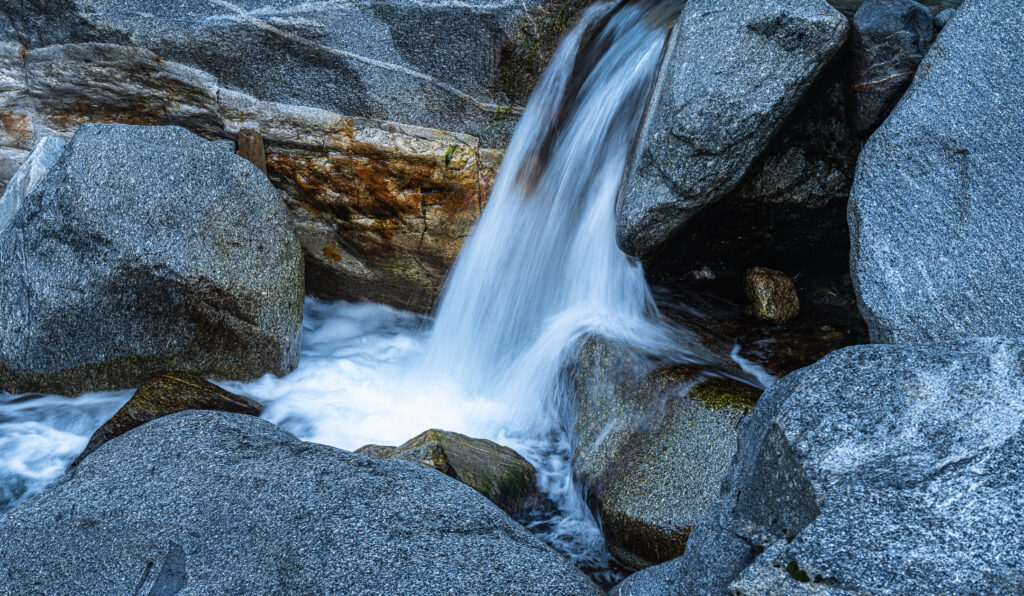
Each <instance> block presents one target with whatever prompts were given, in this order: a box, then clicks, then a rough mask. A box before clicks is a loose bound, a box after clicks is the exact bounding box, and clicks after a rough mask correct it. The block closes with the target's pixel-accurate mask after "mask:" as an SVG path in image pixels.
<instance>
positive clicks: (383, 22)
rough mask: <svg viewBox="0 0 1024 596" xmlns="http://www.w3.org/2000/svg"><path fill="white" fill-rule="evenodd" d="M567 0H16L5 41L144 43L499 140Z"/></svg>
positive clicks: (165, 54) (315, 100)
mask: <svg viewBox="0 0 1024 596" xmlns="http://www.w3.org/2000/svg"><path fill="white" fill-rule="evenodd" d="M581 4H584V3H583V2H578V1H571V0H528V1H526V2H523V1H521V0H498V1H497V2H495V1H492V0H469V1H468V2H456V1H450V0H440V1H432V2H406V1H403V0H367V1H365V2H349V1H347V0H327V1H324V2H306V3H289V2H284V3H282V2H278V1H274V0H233V1H230V2H228V1H221V0H189V1H187V2H178V1H166V0H165V1H160V2H153V1H151V0H127V1H125V0H59V1H56V2H50V1H40V0H10V1H8V2H5V5H4V8H3V10H2V11H0V41H11V42H15V43H21V44H24V46H25V47H26V48H28V49H29V50H30V51H31V50H34V49H39V48H44V47H47V46H53V45H57V44H72V43H82V42H102V43H111V44H118V45H123V46H134V47H139V48H144V49H146V50H149V51H151V52H154V53H155V54H156V55H158V56H159V57H160V58H161V59H169V60H174V61H176V62H180V63H182V64H186V65H188V66H191V67H193V68H196V69H199V70H202V71H204V72H207V73H209V74H211V75H213V76H214V77H216V78H217V79H219V80H220V82H221V84H223V85H224V86H226V87H230V88H232V89H236V90H239V91H243V92H246V93H249V94H252V95H254V96H256V97H258V98H259V99H263V100H270V101H276V102H282V103H288V104H300V105H305V106H310V107H315V108H320V109H324V110H328V111H331V112H336V113H340V114H344V115H346V116H356V117H364V118H379V119H385V120H392V121H397V122H403V123H407V124H415V125H419V126H429V127H431V128H440V129H448V130H456V131H460V132H466V133H470V134H474V135H477V136H488V137H491V136H501V135H500V134H499V133H503V132H504V130H503V129H504V126H503V122H502V121H503V120H505V119H506V117H507V116H508V115H509V108H510V107H511V106H512V105H513V104H516V105H523V104H524V103H525V101H526V98H527V96H528V94H529V91H530V89H531V88H532V85H533V83H534V82H535V80H536V78H537V76H538V74H539V72H540V70H541V68H542V67H543V65H544V63H545V62H546V59H547V57H548V54H549V53H550V51H551V49H552V47H553V44H554V42H555V41H557V38H558V34H559V33H560V32H561V31H562V29H563V28H564V27H565V25H566V23H567V22H568V21H570V20H571V19H572V17H573V16H574V15H575V14H576V13H577V12H578V11H579V7H580V5H581Z"/></svg>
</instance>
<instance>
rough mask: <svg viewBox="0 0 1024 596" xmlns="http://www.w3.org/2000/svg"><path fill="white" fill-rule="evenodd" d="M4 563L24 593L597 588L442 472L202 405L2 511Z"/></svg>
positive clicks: (13, 585) (8, 584)
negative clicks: (299, 435)
mask: <svg viewBox="0 0 1024 596" xmlns="http://www.w3.org/2000/svg"><path fill="white" fill-rule="evenodd" d="M0 568H2V569H4V574H5V575H4V581H3V588H4V589H5V590H9V591H11V592H13V593H19V594H26V593H35V592H38V591H40V589H42V590H44V591H46V592H47V593H50V594H151V595H155V594H177V595H178V596H190V595H200V594H204V595H205V594H290V593H306V594H338V593H342V594H366V595H369V594H431V593H437V592H438V591H439V590H443V591H446V592H451V593H454V594H484V593H487V594H492V593H493V594H509V595H514V594H538V595H540V594H544V595H547V594H566V595H570V594H572V595H583V594H587V595H594V594H598V593H599V591H598V589H597V587H596V586H594V585H593V584H592V583H591V582H590V580H588V579H587V578H586V576H584V575H583V574H582V573H581V572H580V571H578V570H577V569H575V568H574V567H572V566H571V565H570V564H569V563H567V562H566V561H565V560H564V559H563V558H562V557H561V556H560V555H558V554H557V553H555V552H554V551H552V550H551V549H550V548H548V547H547V546H545V545H544V544H542V543H541V542H539V541H538V540H537V539H536V538H534V537H533V536H532V535H531V534H530V533H529V532H528V531H527V530H526V529H525V528H523V527H522V526H520V525H519V524H517V523H516V522H514V521H512V520H511V519H510V518H509V517H508V516H506V515H505V514H504V513H502V512H501V510H499V509H498V508H497V507H495V506H494V505H493V504H492V503H490V502H489V501H488V500H487V499H485V498H484V497H483V496H481V495H479V494H478V493H476V492H475V491H473V490H472V489H470V488H469V487H467V486H465V485H463V484H461V483H459V482H456V481H455V480H452V479H451V478H447V477H445V476H444V475H443V474H438V473H437V472H435V471H433V470H428V469H426V468H424V467H422V466H419V465H414V464H411V463H408V462H403V461H395V460H388V461H374V460H371V459H368V458H365V457H363V456H360V455H355V454H352V453H349V452H346V451H342V450H339V449H335V448H333V447H328V446H326V445H318V444H315V443H306V442H302V441H299V440H297V439H296V438H295V437H294V436H292V435H291V434H289V433H287V432H285V431H283V430H281V429H280V428H278V427H276V426H274V425H272V424H270V423H268V422H266V421H263V420H260V419H258V418H254V417H252V416H245V415H242V414H229V413H224V412H211V411H199V410H193V411H188V412H182V413H179V414H173V415H171V416H166V417H163V418H160V419H158V420H155V421H153V422H150V423H148V424H145V425H143V426H141V427H139V428H137V429H135V430H133V431H130V432H128V433H127V434H125V435H123V436H121V437H118V438H117V439H114V440H113V441H111V442H109V443H107V444H105V445H103V446H102V447H100V448H99V449H98V450H97V451H96V452H95V453H93V454H92V455H90V456H89V457H87V458H85V460H83V461H82V462H81V463H80V464H79V465H78V466H77V467H76V468H75V469H74V470H73V471H72V472H71V473H68V474H65V475H64V476H63V477H61V478H60V479H59V480H57V481H56V482H55V483H54V484H53V485H51V486H50V487H49V488H47V489H46V490H45V491H44V492H42V493H41V494H39V495H37V496H36V497H34V498H32V499H31V500H29V501H27V502H25V503H24V504H22V505H21V506H19V507H18V508H16V509H14V510H12V511H11V512H9V513H7V514H6V515H4V516H3V517H0Z"/></svg>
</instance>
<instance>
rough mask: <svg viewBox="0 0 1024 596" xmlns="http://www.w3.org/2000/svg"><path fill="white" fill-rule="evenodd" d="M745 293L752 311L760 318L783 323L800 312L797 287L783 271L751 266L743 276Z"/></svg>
mask: <svg viewBox="0 0 1024 596" xmlns="http://www.w3.org/2000/svg"><path fill="white" fill-rule="evenodd" d="M743 293H744V294H746V296H747V302H748V303H749V306H748V308H749V309H750V313H751V314H752V315H754V316H755V317H757V318H758V319H761V320H764V321H770V322H773V323H782V322H784V321H787V320H789V319H792V318H793V317H795V316H797V315H798V314H800V298H799V297H798V296H797V294H796V287H795V286H794V285H793V280H791V279H790V278H789V277H788V276H787V275H786V274H785V273H783V272H782V271H776V270H775V269H766V268H764V267H751V268H750V269H747V271H746V274H745V275H744V277H743Z"/></svg>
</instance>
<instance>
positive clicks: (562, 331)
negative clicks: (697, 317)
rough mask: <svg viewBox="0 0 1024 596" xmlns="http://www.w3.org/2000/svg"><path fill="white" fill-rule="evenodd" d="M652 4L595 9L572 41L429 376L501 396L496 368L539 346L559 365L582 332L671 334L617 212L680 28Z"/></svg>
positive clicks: (445, 321) (468, 249)
mask: <svg viewBox="0 0 1024 596" xmlns="http://www.w3.org/2000/svg"><path fill="white" fill-rule="evenodd" d="M650 9H651V7H650V6H645V5H641V4H639V3H626V4H622V5H618V6H615V5H611V4H603V5H598V6H595V7H592V8H591V9H590V10H588V11H587V12H586V13H585V15H584V16H583V18H582V20H581V22H580V24H579V25H577V26H576V28H575V29H574V30H573V31H572V32H571V33H570V34H569V36H568V37H567V38H566V39H565V40H564V41H563V42H562V44H561V45H560V46H559V48H558V50H557V52H556V53H555V55H554V57H553V58H552V60H551V62H550V64H549V65H548V68H547V70H546V71H545V74H544V77H543V79H542V80H541V82H540V84H539V85H538V86H537V88H536V89H535V91H534V93H533V95H532V97H531V98H530V101H529V103H528V105H527V107H526V110H525V112H524V113H523V116H522V118H521V120H520V121H519V124H518V126H517V127H516V131H515V134H514V136H513V138H512V141H511V143H510V145H509V147H508V150H507V151H506V153H505V157H504V159H503V160H502V164H501V171H500V172H499V175H498V179H497V182H496V184H495V187H494V190H493V192H492V194H491V198H490V201H489V203H488V204H487V208H486V209H485V211H484V214H483V216H482V217H481V219H480V222H479V224H478V226H477V229H476V230H475V232H474V233H473V235H472V236H471V238H470V239H469V241H468V242H467V244H466V246H465V247H464V248H463V250H462V253H461V254H460V255H459V259H458V261H457V262H456V264H455V267H454V269H453V271H452V273H451V275H450V277H449V279H448V283H447V284H446V286H445V291H444V294H443V298H442V302H441V306H440V308H439V309H438V312H437V317H436V321H435V324H434V330H433V334H432V336H431V339H430V342H429V345H428V349H427V359H426V362H427V367H428V368H429V369H430V370H439V371H446V372H447V373H448V374H450V375H452V377H453V378H454V379H455V380H457V381H458V382H459V383H460V384H462V386H463V387H466V388H468V389H471V390H488V389H489V387H490V386H491V384H493V383H494V381H495V372H496V371H507V370H511V369H514V368H516V367H517V362H519V361H521V360H523V359H524V358H525V359H527V360H529V357H530V354H531V352H537V351H540V352H545V353H546V354H545V355H547V356H551V357H552V358H553V357H554V356H555V355H556V353H557V352H558V351H559V350H560V346H558V345H555V344H556V343H557V340H567V339H569V338H570V337H571V336H573V335H578V334H579V332H580V331H581V330H585V329H588V328H593V327H598V328H601V329H603V330H604V331H606V332H610V333H616V334H627V335H638V334H639V335H644V334H650V333H658V330H657V328H654V327H652V326H651V325H650V324H649V323H648V320H649V318H650V315H651V314H652V313H653V312H654V311H655V306H654V300H653V298H652V297H651V294H650V291H649V290H648V288H647V284H646V282H645V280H644V277H643V271H642V270H641V268H640V266H639V265H638V264H636V263H632V262H630V261H629V260H628V259H627V257H626V256H625V255H624V254H623V253H622V251H620V250H619V248H618V247H617V246H616V244H615V217H614V206H615V198H616V195H617V194H618V192H619V187H620V186H621V185H622V180H623V176H624V172H625V168H626V162H627V159H628V156H629V153H630V149H631V147H632V145H633V142H634V139H635V137H636V134H637V129H638V127H639V125H640V121H641V118H642V116H643V112H644V108H645V106H646V105H647V100H648V97H649V95H650V93H651V87H652V85H653V80H654V76H655V73H656V71H657V68H658V65H659V64H660V61H661V54H662V51H663V48H664V45H665V40H666V36H667V33H668V32H667V26H666V23H667V22H670V21H668V19H661V20H659V19H655V18H652V16H651V15H652V13H651V10H650ZM539 342H540V343H545V345H543V346H541V345H539ZM552 342H554V343H552ZM522 364H523V363H520V364H519V366H521V365H522Z"/></svg>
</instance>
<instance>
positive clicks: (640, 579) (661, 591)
mask: <svg viewBox="0 0 1024 596" xmlns="http://www.w3.org/2000/svg"><path fill="white" fill-rule="evenodd" d="M681 564H682V558H675V559H672V560H671V561H668V562H665V563H662V564H660V565H655V566H654V567H648V568H647V569H642V570H640V571H637V572H636V573H634V574H633V575H630V576H629V577H627V578H626V579H624V580H622V581H621V582H619V583H618V584H617V585H616V586H615V587H613V588H612V589H611V590H609V591H608V596H666V595H667V594H671V593H672V592H673V589H674V587H675V585H676V580H677V579H678V577H679V566H680V565H681Z"/></svg>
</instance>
